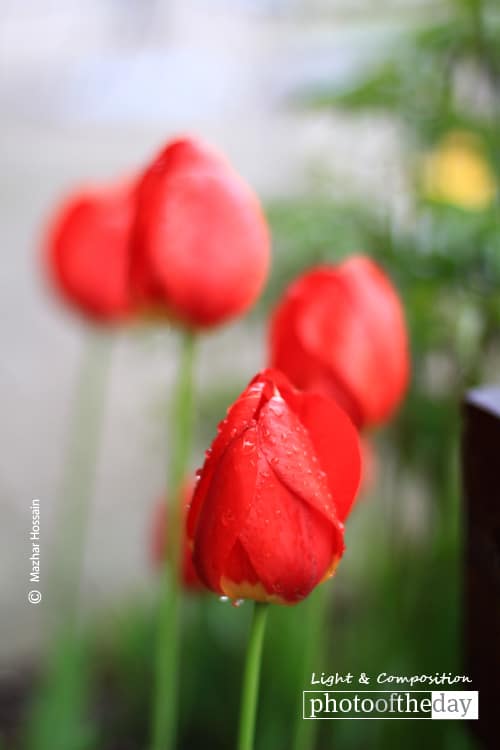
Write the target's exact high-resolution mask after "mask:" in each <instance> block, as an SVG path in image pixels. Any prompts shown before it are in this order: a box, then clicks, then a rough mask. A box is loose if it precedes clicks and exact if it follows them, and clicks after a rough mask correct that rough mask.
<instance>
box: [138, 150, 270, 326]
mask: <svg viewBox="0 0 500 750" xmlns="http://www.w3.org/2000/svg"><path fill="white" fill-rule="evenodd" d="M133 251H134V252H133V268H134V281H135V283H136V293H137V297H138V299H139V302H141V303H142V304H143V305H145V306H149V307H151V308H152V309H153V310H154V308H157V309H160V310H162V309H163V310H165V311H166V313H167V314H169V315H171V316H172V317H173V318H177V319H178V320H180V321H181V322H182V323H184V324H187V325H188V326H192V327H205V326H213V325H217V324H219V323H222V322H223V321H225V320H227V319H229V318H232V317H235V316H237V315H239V314H241V313H243V312H244V311H245V310H247V309H248V308H249V307H250V306H251V305H252V304H253V303H254V302H255V300H256V299H257V297H258V295H259V294H260V292H261V290H262V287H263V285H264V283H265V281H266V278H267V274H268V269H269V261H270V243H269V234H268V229H267V224H266V221H265V219H264V216H263V214H262V211H261V208H260V205H259V203H258V201H257V198H256V196H255V195H254V194H253V192H252V191H251V190H250V188H249V187H248V186H247V185H246V184H245V183H244V182H243V180H242V179H241V177H240V176H239V175H238V174H237V173H236V172H235V171H234V170H233V169H232V167H231V166H230V164H229V163H228V162H227V161H226V160H225V159H224V158H223V157H222V156H221V155H219V154H218V153H217V152H216V151H214V150H212V149H210V148H208V147H207V146H206V145H204V144H203V143H201V142H200V141H196V140H191V139H187V138H186V139H182V140H178V141H174V142H173V143H171V144H169V145H168V146H167V147H166V148H165V149H164V150H163V151H162V152H161V154H160V155H159V156H158V157H157V159H155V161H154V162H153V164H152V165H151V166H150V167H149V168H148V169H147V170H146V172H145V174H144V176H143V178H142V181H141V183H140V185H139V190H138V209H137V218H136V222H135V229H134V242H133Z"/></svg>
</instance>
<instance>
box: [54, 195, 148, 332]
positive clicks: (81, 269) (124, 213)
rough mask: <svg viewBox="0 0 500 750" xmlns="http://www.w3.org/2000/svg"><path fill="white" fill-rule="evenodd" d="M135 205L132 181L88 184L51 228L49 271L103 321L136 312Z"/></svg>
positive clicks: (71, 298)
mask: <svg viewBox="0 0 500 750" xmlns="http://www.w3.org/2000/svg"><path fill="white" fill-rule="evenodd" d="M134 208H135V201H134V185H133V184H132V183H130V182H129V183H125V182H124V183H120V184H117V185H113V186H109V187H95V188H88V189H84V190H81V191H80V192H78V193H76V194H74V195H73V196H71V197H70V198H69V199H68V200H66V201H65V202H64V203H63V205H62V206H61V208H60V209H59V211H58V213H57V216H56V218H55V220H54V221H53V224H52V227H51V230H50V232H49V238H48V246H47V254H46V261H47V264H48V269H49V273H50V276H51V277H52V279H53V280H54V282H55V284H56V286H57V288H58V289H59V291H60V293H61V294H62V296H63V297H64V299H65V300H66V301H67V302H69V304H70V305H71V306H72V307H74V308H76V309H77V310H79V311H80V312H83V313H84V314H85V315H87V316H89V317H91V318H93V319H95V320H97V321H100V322H107V321H115V320H118V319H120V318H123V317H124V316H126V315H127V314H128V313H129V312H130V311H131V303H130V262H129V261H130V253H129V250H130V243H129V240H130V230H131V227H132V221H133V217H134Z"/></svg>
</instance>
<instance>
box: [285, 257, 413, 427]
mask: <svg viewBox="0 0 500 750" xmlns="http://www.w3.org/2000/svg"><path fill="white" fill-rule="evenodd" d="M270 360H271V365H272V366H273V367H276V368H279V369H280V370H282V371H283V372H284V373H285V375H287V376H288V377H289V378H290V380H291V381H292V383H293V384H294V385H295V386H296V387H297V388H300V389H303V390H312V391H316V392H319V393H323V394H326V395H330V396H333V397H334V398H335V399H336V400H337V401H338V403H339V404H340V405H341V406H342V407H343V408H344V409H345V410H346V411H347V412H348V413H349V415H350V416H351V418H352V420H353V421H354V422H355V424H356V425H357V426H358V427H360V428H361V427H365V426H368V425H372V424H376V423H379V422H384V421H385V420H387V419H388V418H389V417H390V416H391V415H392V413H393V412H394V410H395V409H396V407H397V406H398V405H399V403H400V402H401V400H402V398H403V396H404V393H405V391H406V388H407V385H408V378H409V354H408V340H407V332H406V325H405V319H404V313H403V308H402V305H401V302H400V300H399V297H398V295H397V292H396V290H395V289H394V287H393V286H392V284H391V282H390V281H389V279H388V278H387V276H386V275H385V274H384V273H383V271H382V270H381V269H380V268H379V267H378V266H377V265H376V264H375V263H374V262H373V261H372V260H370V259H369V258H367V257H365V256H353V257H351V258H349V259H347V260H345V261H344V262H343V263H341V264H339V265H338V266H319V267H317V268H314V269H313V270H310V271H307V272H306V273H305V274H304V275H302V276H300V277H299V278H298V279H297V280H296V281H295V282H293V283H292V284H291V286H290V287H289V288H288V289H287V290H286V292H285V294H284V296H283V298H282V299H281V301H280V302H279V304H278V306H277V308H276V310H275V311H274V313H273V316H272V320H271V326H270Z"/></svg>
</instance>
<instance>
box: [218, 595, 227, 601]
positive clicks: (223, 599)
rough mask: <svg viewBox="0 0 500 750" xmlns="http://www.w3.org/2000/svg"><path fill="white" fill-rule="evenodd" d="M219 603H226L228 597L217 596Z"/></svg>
mask: <svg viewBox="0 0 500 750" xmlns="http://www.w3.org/2000/svg"><path fill="white" fill-rule="evenodd" d="M219 601H220V602H228V601H229V597H228V596H219Z"/></svg>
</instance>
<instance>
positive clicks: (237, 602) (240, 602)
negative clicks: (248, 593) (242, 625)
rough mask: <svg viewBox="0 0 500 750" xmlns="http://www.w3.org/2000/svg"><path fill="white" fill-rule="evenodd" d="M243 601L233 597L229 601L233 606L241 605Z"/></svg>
mask: <svg viewBox="0 0 500 750" xmlns="http://www.w3.org/2000/svg"><path fill="white" fill-rule="evenodd" d="M244 603H245V600H244V599H233V601H232V602H231V604H232V606H233V607H241V605H242V604H244Z"/></svg>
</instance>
